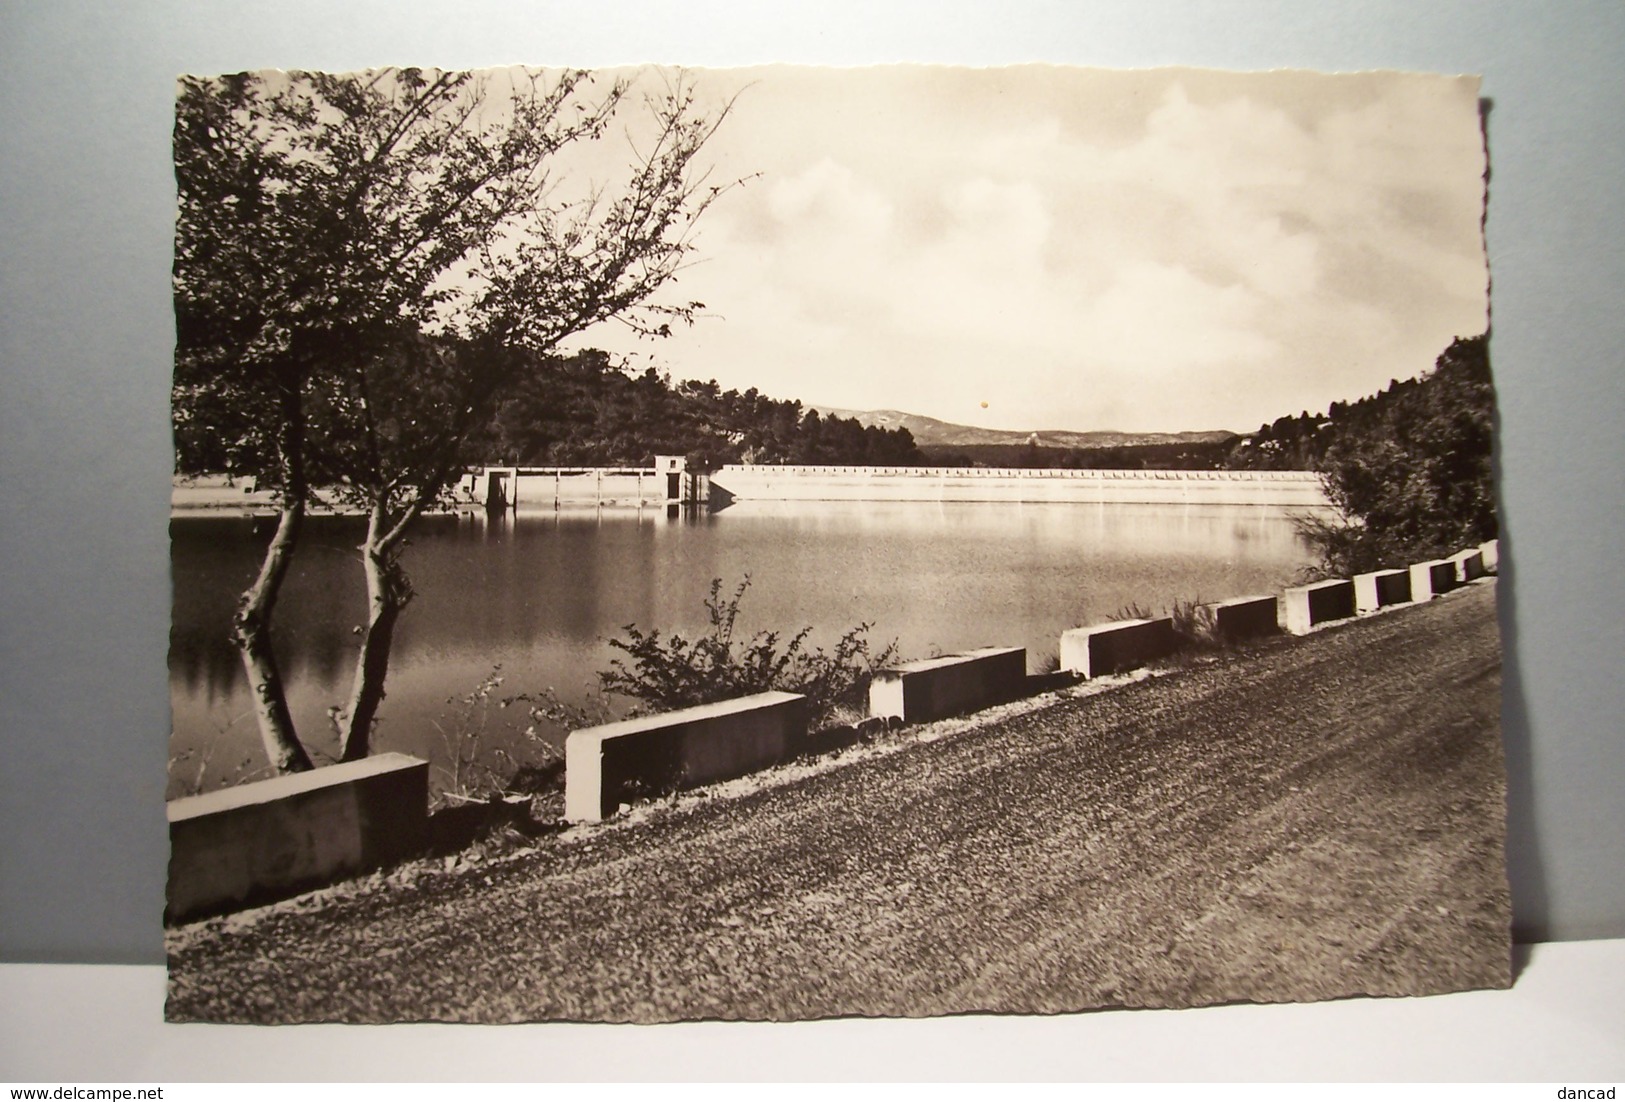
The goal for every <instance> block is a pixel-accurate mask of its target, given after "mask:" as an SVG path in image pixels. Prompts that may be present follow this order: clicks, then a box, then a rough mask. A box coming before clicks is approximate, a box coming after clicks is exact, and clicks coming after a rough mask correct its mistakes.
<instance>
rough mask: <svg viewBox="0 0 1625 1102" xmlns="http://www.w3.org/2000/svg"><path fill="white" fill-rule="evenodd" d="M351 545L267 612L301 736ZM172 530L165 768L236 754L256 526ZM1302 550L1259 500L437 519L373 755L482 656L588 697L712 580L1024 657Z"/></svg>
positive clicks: (318, 549) (327, 535)
mask: <svg viewBox="0 0 1625 1102" xmlns="http://www.w3.org/2000/svg"><path fill="white" fill-rule="evenodd" d="M362 531H363V529H362V527H361V525H360V524H359V522H356V521H353V520H343V519H333V518H316V519H312V520H311V521H309V522H308V523H307V528H306V538H305V540H304V541H303V543H302V544H301V547H300V549H299V552H298V554H297V555H296V556H295V558H294V562H293V566H292V568H291V570H290V572H289V577H288V581H287V583H286V587H285V590H284V594H283V597H282V599H281V601H280V602H279V604H278V608H277V640H276V646H277V657H278V661H279V662H280V663H281V665H282V669H283V670H284V673H285V675H286V677H287V681H288V685H289V696H290V706H291V707H292V708H293V711H294V715H295V721H296V723H297V724H298V725H299V728H300V730H301V733H302V734H306V735H307V736H308V735H309V734H310V733H311V732H322V731H323V729H324V727H325V726H326V725H327V720H326V710H327V708H328V707H329V706H330V705H332V704H334V703H336V702H337V701H339V700H340V699H342V698H343V696H344V695H345V690H346V688H347V684H348V678H349V676H350V669H351V663H352V661H353V654H354V646H355V637H354V633H353V632H354V629H355V628H356V627H357V625H359V624H360V623H361V622H362V619H363V616H364V595H363V592H362V582H361V573H360V567H359V565H358V563H357V551H356V545H357V543H358V542H359V541H360V537H361V535H362ZM171 534H172V564H173V572H174V579H175V610H174V623H173V628H172V632H171V652H170V682H171V690H172V696H173V700H174V713H175V734H174V743H173V746H172V753H177V754H178V753H182V752H185V751H188V750H190V751H192V752H193V753H194V755H195V754H196V753H198V752H200V748H202V747H205V746H215V745H216V744H223V746H224V749H223V750H222V751H221V752H220V753H219V758H220V760H221V761H233V762H236V761H241V760H244V759H253V758H254V757H255V755H256V753H257V751H256V749H255V748H256V746H257V741H256V736H255V733H254V731H253V727H252V721H251V720H249V719H248V717H247V694H246V689H245V685H244V681H243V675H242V671H241V667H240V666H239V664H238V659H237V655H236V651H235V650H234V649H233V648H232V646H231V644H230V639H229V635H230V621H231V613H232V610H233V608H234V606H235V603H236V600H237V597H238V595H239V594H240V593H241V592H242V590H243V589H244V588H245V587H246V586H247V585H248V583H249V582H250V580H251V579H252V577H253V574H254V571H255V569H256V568H257V566H258V562H259V555H260V551H261V549H262V548H263V546H264V542H265V540H266V539H267V538H268V534H265V533H261V534H256V533H255V532H254V531H253V529H252V527H251V526H250V524H249V523H248V522H246V521H243V520H240V519H226V518H193V517H185V518H177V519H176V520H174V521H173V522H172V524H171ZM1307 557H1308V556H1307V553H1306V551H1305V549H1304V547H1303V545H1302V544H1301V543H1300V541H1299V540H1298V538H1297V535H1296V533H1295V530H1294V528H1293V525H1292V523H1291V519H1290V515H1289V512H1288V511H1287V510H1284V509H1272V508H1266V507H1258V506H1183V505H1175V506H1167V505H1054V504H997V503H946V504H935V503H913V502H853V503H845V502H843V503H823V502H783V503H776V502H775V503H769V502H739V503H736V504H734V505H733V506H732V507H730V508H729V509H727V510H726V511H724V512H721V513H717V514H711V515H707V514H703V513H701V514H697V515H695V514H686V515H685V514H678V515H677V516H675V517H673V516H668V515H667V513H666V511H665V510H664V509H662V508H652V509H642V510H630V509H627V510H598V509H593V508H590V507H589V508H584V509H579V510H565V511H561V512H554V511H553V510H551V509H549V510H546V511H541V512H536V513H527V512H523V511H522V512H521V513H520V514H519V516H518V517H512V516H509V517H505V518H497V519H494V520H489V521H488V520H487V519H486V518H485V517H484V516H483V515H481V516H472V517H466V516H465V517H444V518H433V519H431V520H430V521H428V522H426V523H425V524H424V525H423V526H422V527H421V528H420V529H419V530H418V531H417V532H415V534H414V536H413V540H412V543H411V546H410V547H409V548H408V550H407V552H406V566H407V569H408V570H409V572H410V573H411V576H412V580H413V584H414V586H415V588H416V590H417V593H418V596H417V598H416V599H415V600H414V601H413V603H412V605H411V606H410V607H409V608H408V610H407V612H406V613H405V615H404V616H403V617H402V620H401V624H400V628H399V631H398V633H397V643H396V648H395V651H394V655H393V660H392V665H391V673H390V680H389V696H388V699H387V700H386V702H385V705H384V710H383V713H382V718H381V720H380V728H379V742H380V746H381V747H383V748H387V749H400V750H405V751H408V752H413V753H430V754H431V755H433V754H434V753H436V752H437V750H438V746H439V740H440V736H441V733H442V731H443V729H445V728H446V727H447V726H448V725H449V724H450V723H452V721H453V719H454V714H455V712H456V706H455V705H452V704H450V703H449V701H451V700H452V699H453V698H455V697H457V696H459V695H461V694H463V693H466V692H468V691H469V690H470V689H472V688H473V687H474V686H475V685H477V684H478V683H479V681H480V679H481V678H482V677H484V676H485V675H486V674H488V673H489V672H490V671H491V669H492V668H493V667H494V666H496V665H498V664H500V665H501V666H502V667H503V672H504V675H505V676H506V678H507V682H506V684H505V686H504V688H505V690H507V691H530V690H535V689H540V688H544V687H551V688H553V689H556V690H557V691H558V693H559V695H560V696H561V697H563V698H565V699H567V700H570V701H573V702H577V703H579V702H584V701H586V700H588V699H589V698H591V697H593V696H594V695H595V694H594V689H595V686H596V675H597V673H598V671H600V670H602V669H604V668H605V667H606V666H607V665H608V663H609V661H610V659H611V658H612V657H614V655H615V653H616V652H614V651H613V650H612V649H611V648H610V647H609V645H608V642H607V640H608V639H609V638H610V637H612V636H615V635H618V634H620V633H621V629H622V628H623V626H624V625H627V624H631V623H636V624H638V625H639V626H641V627H644V628H649V627H655V628H659V629H661V630H662V631H671V630H678V631H682V632H685V633H693V632H696V631H699V630H702V629H703V627H704V609H703V607H702V604H701V602H702V600H703V598H704V597H705V595H706V593H707V590H708V587H709V584H710V581H711V579H712V578H714V577H720V578H722V579H723V580H724V584H725V585H729V586H731V585H732V584H733V583H734V582H736V581H737V580H738V579H740V578H741V577H743V576H744V575H745V574H749V575H750V577H751V587H750V591H749V593H748V595H747V597H746V599H745V603H744V606H743V614H742V616H741V624H740V626H741V628H744V629H746V630H751V631H754V630H757V629H765V628H772V629H793V628H799V627H801V626H804V625H807V624H812V625H814V629H815V630H814V632H813V641H814V642H815V643H818V644H823V645H827V644H829V643H830V642H832V641H833V640H834V639H835V638H836V637H838V636H839V634H840V633H841V632H842V631H843V630H844V629H845V628H847V627H849V626H851V625H853V624H856V623H859V622H870V623H873V624H874V628H873V630H872V633H871V634H872V637H874V638H876V639H877V640H880V641H886V640H890V639H893V638H895V639H897V640H898V643H899V645H900V647H901V648H902V650H903V652H904V653H905V654H906V655H909V656H921V655H926V654H930V653H933V652H936V651H951V650H958V649H962V648H966V647H973V646H982V645H992V644H998V645H1024V646H1026V647H1027V648H1028V651H1029V656H1030V658H1031V660H1032V661H1034V662H1036V661H1038V660H1039V659H1040V658H1041V657H1042V656H1044V655H1046V654H1053V653H1054V652H1055V650H1056V648H1057V640H1058V638H1059V635H1060V633H1061V632H1062V631H1063V630H1065V629H1066V628H1069V627H1073V626H1076V625H1078V624H1083V623H1089V622H1094V621H1098V620H1101V619H1104V618H1105V617H1107V616H1110V615H1112V614H1113V613H1115V612H1117V611H1118V610H1120V609H1122V608H1124V607H1125V606H1127V605H1129V604H1131V603H1138V604H1139V605H1141V606H1145V607H1151V608H1154V609H1160V608H1162V607H1164V606H1166V605H1168V604H1170V603H1171V602H1172V601H1174V600H1175V599H1188V598H1198V597H1199V598H1201V599H1203V600H1219V599H1223V598H1225V597H1232V596H1240V595H1243V594H1247V593H1258V592H1265V593H1267V592H1274V591H1277V590H1279V589H1280V588H1281V587H1282V585H1284V584H1286V583H1287V582H1289V580H1290V579H1291V576H1292V575H1293V574H1294V573H1295V572H1296V571H1297V569H1298V568H1299V567H1301V566H1302V565H1303V564H1304V563H1305V561H1307ZM516 711H517V710H516ZM318 749H320V747H318ZM225 779H226V778H225V777H223V776H222V777H219V778H217V783H223V782H224V780H225ZM177 783H178V782H177ZM174 792H175V786H173V785H172V794H174Z"/></svg>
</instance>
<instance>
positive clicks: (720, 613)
mask: <svg viewBox="0 0 1625 1102" xmlns="http://www.w3.org/2000/svg"><path fill="white" fill-rule="evenodd" d="M749 587H750V575H748V574H747V575H745V578H744V580H743V581H741V582H740V583H739V585H738V586H736V587H735V588H734V591H733V595H732V596H731V597H724V596H723V593H722V579H721V578H713V579H712V580H711V591H710V596H708V597H707V598H706V599H705V610H706V615H707V618H708V620H709V627H708V629H707V631H706V633H705V634H704V635H702V636H701V637H700V638H698V639H694V640H689V639H685V638H683V637H682V636H681V635H676V634H673V635H670V636H668V637H665V638H662V636H661V634H660V632H659V631H649V632H644V631H642V630H640V629H639V628H638V627H636V626H635V625H632V624H628V625H626V627H625V628H624V629H623V630H624V631H625V632H626V635H627V638H625V639H611V640H610V641H609V645H610V646H611V647H614V648H615V649H616V650H619V651H621V652H622V653H624V654H625V655H626V658H625V660H623V659H621V658H616V659H614V660H613V661H612V662H611V663H610V668H609V669H608V670H606V671H604V672H603V673H600V674H599V675H598V681H599V686H600V688H602V689H603V690H604V691H605V692H609V693H619V694H620V695H622V696H628V697H631V698H632V699H633V700H636V701H638V702H639V705H640V707H639V709H638V710H639V711H642V712H664V711H673V710H675V709H678V708H688V707H692V706H694V705H696V704H711V703H714V702H716V701H719V700H730V699H733V698H735V697H741V696H749V695H750V694H752V693H761V692H768V691H770V690H779V691H782V692H791V693H800V694H802V695H803V696H806V697H807V698H808V699H809V701H810V702H811V705H812V720H813V725H814V726H815V727H816V726H819V725H821V724H822V723H824V722H825V721H826V720H828V719H829V717H830V716H831V715H832V714H833V713H835V712H837V711H840V710H847V709H855V708H860V707H861V702H862V699H863V695H864V693H866V692H867V691H868V687H869V680H870V678H871V677H872V676H873V674H874V672H875V671H876V670H878V669H881V668H882V667H884V666H886V665H888V664H890V663H892V662H895V661H896V660H897V644H896V642H895V641H893V642H891V643H888V644H887V645H886V646H884V647H882V648H880V649H879V650H874V649H873V648H872V647H871V645H870V642H869V638H868V633H869V629H870V628H871V627H873V626H874V625H873V624H869V623H863V624H859V625H858V626H856V627H854V628H850V629H848V630H847V632H846V633H845V634H843V635H842V636H841V637H840V639H839V640H837V641H836V643H835V646H834V648H833V649H832V650H830V651H824V650H821V649H816V648H811V647H809V646H808V645H807V637H808V636H809V635H810V634H811V633H812V628H810V627H805V628H802V629H801V630H800V631H798V632H796V633H795V634H794V635H792V636H790V637H789V638H788V639H785V638H784V636H783V635H782V633H780V632H776V631H761V632H757V633H756V634H755V635H753V636H751V637H750V639H749V640H748V641H743V642H742V641H739V640H736V639H735V628H736V625H737V622H738V618H739V606H740V603H741V601H742V600H743V599H744V596H745V591H746V590H747V589H748V588H749Z"/></svg>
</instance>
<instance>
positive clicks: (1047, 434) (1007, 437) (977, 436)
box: [807, 406, 1236, 451]
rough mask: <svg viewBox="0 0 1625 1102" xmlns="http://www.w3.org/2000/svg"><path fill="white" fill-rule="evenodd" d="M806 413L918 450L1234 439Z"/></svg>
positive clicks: (875, 413)
mask: <svg viewBox="0 0 1625 1102" xmlns="http://www.w3.org/2000/svg"><path fill="white" fill-rule="evenodd" d="M807 408H809V409H816V410H818V412H819V414H820V415H821V416H825V417H831V416H833V417H844V418H847V419H849V420H853V421H856V422H858V423H859V424H861V425H863V426H864V427H865V428H868V427H876V428H882V429H899V428H904V429H907V430H908V431H909V433H910V434H912V435H913V437H914V443H915V444H916V445H918V446H919V447H921V448H934V447H953V448H963V447H986V446H1001V447H1025V446H1030V445H1036V446H1037V447H1040V448H1081V449H1085V450H1088V451H1098V450H1101V449H1107V448H1140V447H1147V446H1151V445H1156V446H1161V447H1166V446H1169V445H1175V446H1187V447H1188V446H1192V445H1213V444H1225V443H1229V442H1230V441H1233V440H1234V439H1235V438H1236V434H1235V433H1233V432H1227V431H1224V430H1222V429H1220V430H1210V431H1205V432H1111V431H1101V432H1071V431H1068V430H1065V429H1036V430H1029V431H1018V430H1012V429H982V428H976V427H975V426H972V425H956V424H953V423H951V422H949V421H939V420H937V419H936V418H935V417H924V416H921V415H920V414H918V413H903V412H901V411H899V410H895V409H876V410H850V409H835V408H834V407H831V406H809V407H807Z"/></svg>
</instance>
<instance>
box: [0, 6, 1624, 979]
mask: <svg viewBox="0 0 1625 1102" xmlns="http://www.w3.org/2000/svg"><path fill="white" fill-rule="evenodd" d="M1622 58H1625V6H1622V5H1620V4H1618V3H1617V2H1615V0H1601V2H1597V3H1574V2H1565V3H1437V2H1421V3H1417V2H1402V0H1386V2H1372V3H1350V2H1342V3H1321V4H1303V3H1301V0H1281V2H1269V0H1236V2H1229V3H1211V2H1204V0H1155V2H1151V0H1135V2H1116V0H1114V2H1105V3H1091V4H1087V5H1083V4H1076V5H1075V4H1039V3H1021V2H1015V3H1009V2H1007V3H991V2H989V3H969V2H961V3H946V4H924V3H921V4H887V5H882V6H879V7H876V8H874V9H873V10H871V9H870V8H869V7H867V6H865V5H861V4H857V3H848V2H841V3H823V4H816V5H815V4H795V5H787V6H777V7H774V8H771V9H770V8H767V7H765V6H763V7H761V8H757V7H749V8H746V7H744V6H743V5H741V6H739V10H734V6H733V5H727V4H718V3H701V4H693V3H690V4H682V5H675V4H674V5H656V4H653V3H637V4H634V3H627V2H616V3H594V4H586V3H576V4H572V5H568V6H564V5H557V4H519V3H515V4H502V3H494V2H464V3H459V4H455V5H453V4H450V3H444V4H443V3H432V2H429V0H396V2H393V3H367V4H352V5H345V6H330V5H328V4H320V3H279V4H268V3H236V4H231V5H211V4H205V3H198V2H181V0H168V2H156V0H143V2H137V3H131V4H128V5H123V6H120V7H118V8H116V9H114V8H109V9H106V10H103V9H101V8H99V7H98V6H96V5H93V4H90V3H86V2H83V0H71V2H56V3H50V4H47V3H45V2H43V0H5V2H4V3H3V4H0V738H3V739H4V746H5V751H6V752H5V757H4V767H3V771H0V959H4V960H38V961H119V962H124V961H129V962H156V961H160V960H161V959H162V941H161V929H160V925H159V916H160V914H161V911H162V906H163V901H162V890H163V878H164V864H165V861H166V859H167V846H166V841H165V831H164V819H163V814H162V800H163V788H164V769H165V752H166V736H167V729H168V701H167V690H166V676H165V649H166V646H167V629H168V617H169V609H168V603H169V579H168V570H167V555H168V545H167V533H166V519H167V512H168V511H167V496H168V489H169V471H170V465H171V458H170V441H169V432H168V407H169V395H168V376H169V369H170V354H171V345H172V332H171V322H170V314H169V287H168V274H169V273H168V267H169V254H170V235H171V230H172V218H173V212H172V208H173V185H172V181H171V178H170V166H169V149H168V140H169V125H170V118H171V110H172V96H173V78H174V76H175V75H176V74H179V73H181V72H202V73H211V72H225V71H235V70H239V69H245V68H259V67H271V66H281V67H300V68H323V69H348V68H358V67H363V66H369V65H382V64H390V63H403V62H413V63H418V64H425V65H439V66H446V67H474V66H484V65H493V64H503V63H513V62H526V63H531V64H573V65H607V64H616V63H631V62H640V61H663V62H674V63H683V64H690V65H709V66H725V65H743V64H754V63H762V62H770V61H789V62H800V63H808V64H848V65H851V64H876V63H886V62H896V61H928V62H941V63H952V64H969V65H995V64H1013V63H1020V62H1030V61H1051V62H1057V63H1067V64H1086V65H1102V66H1113V67H1138V66H1146V65H1173V64H1180V65H1205V66H1212V67H1218V68H1228V69H1270V68H1277V67H1293V68H1312V69H1323V70H1350V69H1369V68H1395V69H1412V70H1426V71H1436V72H1474V73H1481V74H1483V76H1484V89H1483V91H1484V95H1485V96H1486V97H1487V98H1488V99H1490V100H1491V101H1492V102H1493V108H1492V109H1491V111H1490V114H1489V139H1490V160H1491V165H1492V172H1493V178H1492V182H1491V189H1490V212H1489V223H1488V238H1489V253H1490V261H1491V274H1492V277H1493V280H1494V288H1493V292H1492V300H1493V311H1494V339H1493V342H1492V346H1491V349H1492V356H1493V361H1494V365H1495V371H1496V383H1497V388H1498V392H1499V400H1500V409H1501V437H1500V445H1501V465H1502V466H1501V470H1502V483H1501V492H1502V517H1503V524H1504V537H1503V545H1502V556H1503V574H1502V582H1501V587H1502V588H1501V600H1502V624H1503V629H1504V638H1505V642H1506V659H1507V665H1506V678H1505V685H1506V714H1505V736H1506V742H1507V750H1508V758H1509V770H1510V774H1511V780H1512V787H1511V801H1510V809H1509V810H1510V820H1511V821H1510V837H1509V845H1510V866H1511V870H1510V871H1511V875H1512V879H1513V889H1514V906H1515V911H1516V915H1517V919H1516V922H1517V933H1518V935H1519V936H1520V938H1521V939H1523V940H1545V939H1577V938H1598V937H1619V936H1621V935H1625V862H1622V861H1621V860H1620V857H1619V854H1620V848H1621V846H1620V843H1621V841H1622V839H1625V794H1622V793H1625V739H1622V738H1621V722H1620V718H1619V717H1620V714H1621V711H1622V704H1625V688H1622V679H1621V678H1620V676H1619V674H1618V672H1617V670H1616V667H1617V664H1618V662H1619V660H1620V658H1621V657H1622V656H1625V645H1622V644H1625V586H1622V585H1621V584H1620V583H1619V581H1618V579H1617V578H1616V577H1615V576H1614V568H1615V566H1616V559H1617V549H1618V548H1619V547H1621V546H1622V545H1625V508H1622V485H1625V478H1622V477H1621V461H1622V460H1625V446H1622V444H1621V435H1620V434H1621V429H1622V426H1625V381H1622V368H1621V365H1620V363H1619V360H1618V355H1619V350H1620V348H1621V340H1620V336H1621V330H1622V328H1625V312H1622V311H1621V310H1620V309H1619V302H1620V299H1621V290H1620V289H1621V285H1622V280H1621V277H1622V275H1625V270H1622V269H1625V255H1622V252H1621V248H1620V246H1621V244H1622V235H1621V213H1622V200H1625V189H1622V181H1625V135H1622V133H1621V116H1620V110H1621V107H1622V106H1625V99H1622V95H1621V92H1622V87H1625V74H1622V68H1621V64H1620V62H1621V59H1622Z"/></svg>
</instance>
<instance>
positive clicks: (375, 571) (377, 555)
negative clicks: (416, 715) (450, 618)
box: [338, 503, 412, 761]
mask: <svg viewBox="0 0 1625 1102" xmlns="http://www.w3.org/2000/svg"><path fill="white" fill-rule="evenodd" d="M387 520H388V518H387V510H386V508H385V506H384V505H383V504H382V503H375V504H374V505H373V507H372V511H371V513H370V514H369V515H368V518H367V542H366V543H364V544H362V546H361V565H362V568H363V570H365V572H366V575H367V624H366V626H365V627H364V628H362V629H361V652H360V653H359V654H358V655H356V663H355V677H354V680H353V682H352V685H351V689H350V701H349V703H348V704H347V705H346V706H345V707H344V709H343V710H342V711H341V712H339V714H338V720H339V723H340V728H339V739H340V752H339V760H341V761H360V760H361V759H362V758H365V757H366V756H367V755H368V754H369V753H371V751H372V726H373V723H374V721H375V720H376V719H377V717H378V706H379V705H380V704H381V703H383V699H384V678H385V676H386V675H387V674H388V673H389V651H390V647H391V645H392V644H393V643H394V641H395V622H396V621H397V620H398V619H399V618H400V615H401V610H402V609H404V608H405V607H406V605H407V603H408V602H409V601H411V599H412V583H411V582H410V581H409V580H408V579H407V576H406V571H405V570H403V569H402V568H401V564H400V562H399V560H398V558H397V553H398V551H399V538H398V535H395V533H398V532H399V531H400V528H399V527H397V528H396V529H395V533H391V535H389V536H386V535H385V526H386V523H387Z"/></svg>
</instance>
